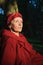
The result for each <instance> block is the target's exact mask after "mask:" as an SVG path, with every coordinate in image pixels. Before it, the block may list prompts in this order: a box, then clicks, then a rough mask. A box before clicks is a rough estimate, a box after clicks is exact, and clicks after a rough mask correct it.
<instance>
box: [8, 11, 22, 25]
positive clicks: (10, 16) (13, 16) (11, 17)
mask: <svg viewBox="0 0 43 65" xmlns="http://www.w3.org/2000/svg"><path fill="white" fill-rule="evenodd" d="M16 17H21V18H22V15H21V14H20V13H19V12H16V13H15V14H14V13H13V14H9V15H8V18H7V24H9V23H10V22H11V21H12V20H13V19H14V18H16Z"/></svg>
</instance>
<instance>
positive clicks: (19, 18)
mask: <svg viewBox="0 0 43 65" xmlns="http://www.w3.org/2000/svg"><path fill="white" fill-rule="evenodd" d="M13 20H21V21H23V19H22V18H21V17H16V18H14V19H13Z"/></svg>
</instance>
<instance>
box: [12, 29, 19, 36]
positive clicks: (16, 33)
mask: <svg viewBox="0 0 43 65" xmlns="http://www.w3.org/2000/svg"><path fill="white" fill-rule="evenodd" d="M11 32H13V33H14V34H15V35H17V36H19V33H18V32H14V31H12V30H11Z"/></svg>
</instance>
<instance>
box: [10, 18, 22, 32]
mask: <svg viewBox="0 0 43 65" xmlns="http://www.w3.org/2000/svg"><path fill="white" fill-rule="evenodd" d="M11 24H12V29H13V30H14V31H15V32H21V31H22V27H23V19H22V18H20V17H17V18H14V19H13V20H12V21H11Z"/></svg>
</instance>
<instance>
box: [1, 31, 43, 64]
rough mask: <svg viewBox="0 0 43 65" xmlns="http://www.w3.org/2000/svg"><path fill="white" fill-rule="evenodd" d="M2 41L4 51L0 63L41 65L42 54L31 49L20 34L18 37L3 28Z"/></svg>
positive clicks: (42, 62) (42, 60)
mask: <svg viewBox="0 0 43 65" xmlns="http://www.w3.org/2000/svg"><path fill="white" fill-rule="evenodd" d="M2 41H3V46H2V48H4V52H3V56H2V61H1V65H43V56H41V55H40V54H39V53H37V52H36V51H35V50H33V49H32V46H31V45H30V44H29V43H28V42H27V40H26V38H25V37H24V36H23V35H22V34H20V36H19V37H18V36H16V35H15V34H14V33H12V32H10V31H9V30H4V31H3V40H2Z"/></svg>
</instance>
